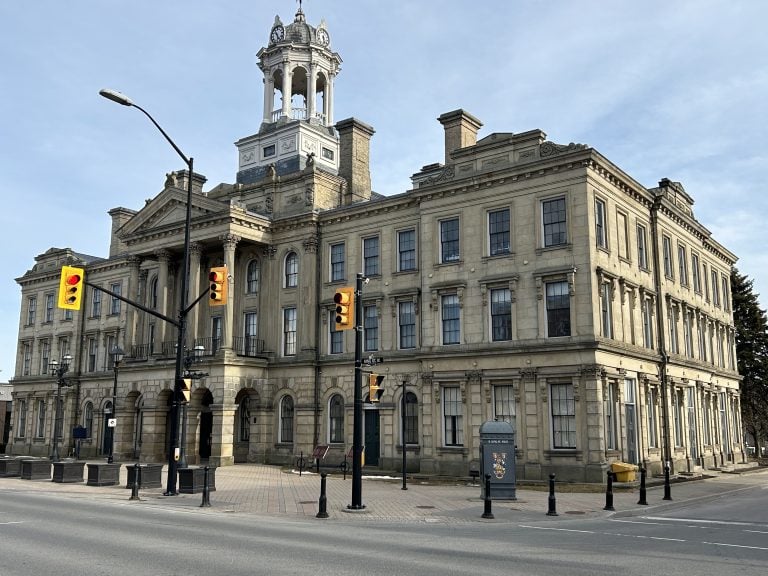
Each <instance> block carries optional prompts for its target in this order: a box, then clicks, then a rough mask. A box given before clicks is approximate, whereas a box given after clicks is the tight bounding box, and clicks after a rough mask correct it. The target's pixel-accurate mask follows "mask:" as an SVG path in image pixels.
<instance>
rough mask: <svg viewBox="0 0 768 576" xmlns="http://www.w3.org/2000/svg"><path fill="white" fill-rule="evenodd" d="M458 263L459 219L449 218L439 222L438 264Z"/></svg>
mask: <svg viewBox="0 0 768 576" xmlns="http://www.w3.org/2000/svg"><path fill="white" fill-rule="evenodd" d="M458 261H459V219H458V218H451V219H450V220H442V221H441V222H440V262H441V263H443V264H446V263H451V262H458Z"/></svg>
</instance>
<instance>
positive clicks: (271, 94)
mask: <svg viewBox="0 0 768 576" xmlns="http://www.w3.org/2000/svg"><path fill="white" fill-rule="evenodd" d="M268 74H269V76H265V77H264V122H272V107H273V106H274V103H275V80H274V78H273V77H272V71H271V70H270V71H269V72H268Z"/></svg>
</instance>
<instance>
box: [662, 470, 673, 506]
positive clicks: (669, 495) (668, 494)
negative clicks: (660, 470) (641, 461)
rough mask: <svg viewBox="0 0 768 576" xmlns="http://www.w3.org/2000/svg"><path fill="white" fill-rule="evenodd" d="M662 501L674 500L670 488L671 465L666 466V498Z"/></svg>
mask: <svg viewBox="0 0 768 576" xmlns="http://www.w3.org/2000/svg"><path fill="white" fill-rule="evenodd" d="M662 500H672V494H671V492H670V486H669V465H666V466H664V498H662Z"/></svg>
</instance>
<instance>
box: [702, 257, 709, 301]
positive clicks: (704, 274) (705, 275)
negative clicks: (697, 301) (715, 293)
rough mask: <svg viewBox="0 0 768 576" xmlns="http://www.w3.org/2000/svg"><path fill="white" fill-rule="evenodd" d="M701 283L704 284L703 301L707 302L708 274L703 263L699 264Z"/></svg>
mask: <svg viewBox="0 0 768 576" xmlns="http://www.w3.org/2000/svg"><path fill="white" fill-rule="evenodd" d="M701 283H702V284H704V300H706V301H707V302H709V273H708V272H707V265H706V264H705V263H704V262H702V263H701Z"/></svg>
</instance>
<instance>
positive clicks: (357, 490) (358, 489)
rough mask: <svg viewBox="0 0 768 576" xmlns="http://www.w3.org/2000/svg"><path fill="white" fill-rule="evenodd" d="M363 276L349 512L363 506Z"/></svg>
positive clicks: (357, 307)
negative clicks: (361, 322)
mask: <svg viewBox="0 0 768 576" xmlns="http://www.w3.org/2000/svg"><path fill="white" fill-rule="evenodd" d="M362 296H363V275H362V274H361V273H360V272H358V273H357V279H356V282H355V328H354V330H355V390H354V404H355V406H354V416H353V418H354V426H353V434H352V504H350V505H349V506H347V508H349V509H350V510H362V509H363V508H365V506H364V505H363V463H362V459H363V391H362V386H363V358H362V356H363V331H362V329H361V325H360V321H361V319H362V315H363V298H362Z"/></svg>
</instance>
